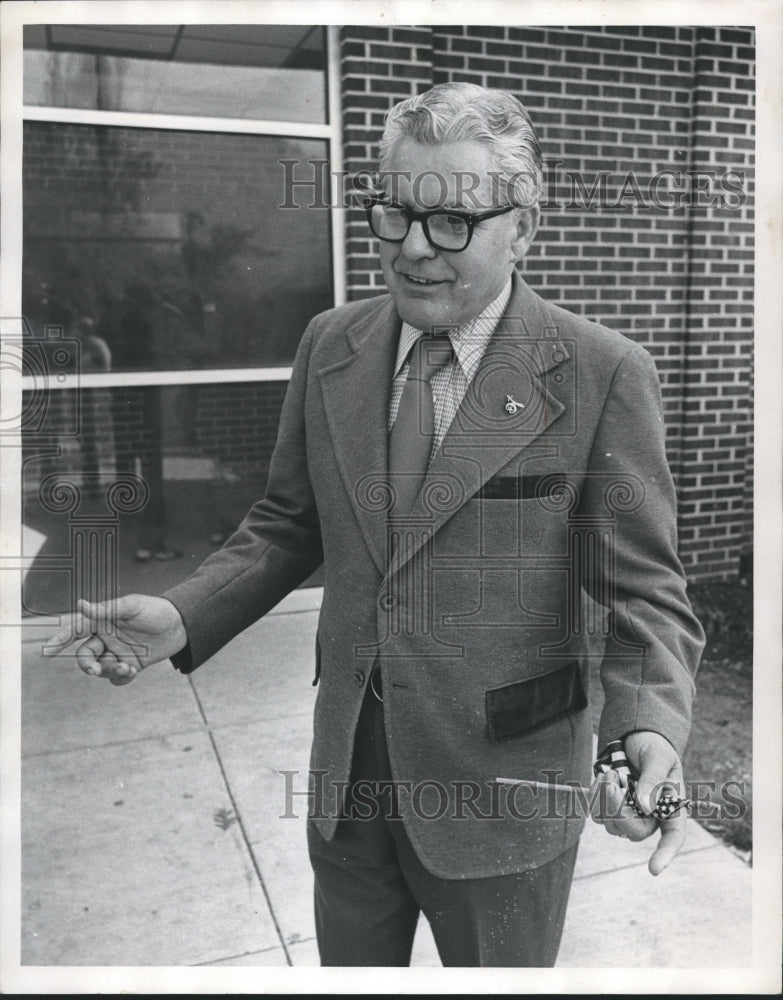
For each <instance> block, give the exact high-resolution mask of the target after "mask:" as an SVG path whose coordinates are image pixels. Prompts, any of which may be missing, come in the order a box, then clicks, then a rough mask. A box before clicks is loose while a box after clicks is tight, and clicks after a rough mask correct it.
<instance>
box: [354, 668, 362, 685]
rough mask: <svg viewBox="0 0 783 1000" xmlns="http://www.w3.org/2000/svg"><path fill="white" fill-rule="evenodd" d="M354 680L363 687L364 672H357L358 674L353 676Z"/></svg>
mask: <svg viewBox="0 0 783 1000" xmlns="http://www.w3.org/2000/svg"><path fill="white" fill-rule="evenodd" d="M353 679H354V680H355V681H356V683H357V684H358V685H359V687H361V686H362V684H364V671H363V670H357V671H356V673H355V674H354V675H353Z"/></svg>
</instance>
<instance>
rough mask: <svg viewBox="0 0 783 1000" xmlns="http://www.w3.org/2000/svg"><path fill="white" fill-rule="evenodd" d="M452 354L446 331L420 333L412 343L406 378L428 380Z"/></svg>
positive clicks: (449, 359) (447, 362)
mask: <svg viewBox="0 0 783 1000" xmlns="http://www.w3.org/2000/svg"><path fill="white" fill-rule="evenodd" d="M453 355H454V350H453V348H452V346H451V340H450V339H449V335H448V334H447V333H436V334H422V335H421V336H420V337H419V339H418V340H417V341H416V343H415V344H414V345H413V350H412V352H411V360H410V369H409V372H408V378H413V379H421V380H422V381H424V382H429V380H430V379H431V378H432V376H433V375H434V374H435V372H436V371H437V370H438V369H439V368H443V367H444V365H447V364H449V362H450V361H451V359H452V357H453Z"/></svg>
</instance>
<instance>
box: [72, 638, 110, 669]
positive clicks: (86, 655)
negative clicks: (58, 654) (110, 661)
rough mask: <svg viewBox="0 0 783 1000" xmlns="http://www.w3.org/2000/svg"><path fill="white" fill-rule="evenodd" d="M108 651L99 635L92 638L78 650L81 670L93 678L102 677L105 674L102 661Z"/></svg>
mask: <svg viewBox="0 0 783 1000" xmlns="http://www.w3.org/2000/svg"><path fill="white" fill-rule="evenodd" d="M105 651H106V649H105V646H104V645H103V640H102V639H101V637H100V636H99V635H94V636H91V637H90V638H89V639H88V640H87V641H86V642H83V643H82V644H81V646H79V648H78V649H77V650H76V662H77V663H78V664H79V669H80V670H82V671H83V672H84V673H85V674H90V676H92V677H100V676H101V674H102V673H103V670H102V668H101V663H100V659H101V657H102V656H103V654H104V653H105Z"/></svg>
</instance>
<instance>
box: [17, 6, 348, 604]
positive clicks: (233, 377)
mask: <svg viewBox="0 0 783 1000" xmlns="http://www.w3.org/2000/svg"><path fill="white" fill-rule="evenodd" d="M335 51H336V37H335V29H325V28H322V27H320V26H313V25H184V26H183V25H180V26H177V25H127V26H122V25H121V26H117V25H27V26H26V27H25V29H24V101H25V108H24V118H25V123H24V153H23V155H24V170H23V178H24V180H23V208H24V212H23V228H24V233H23V237H24V249H23V282H22V286H23V287H22V303H23V314H24V316H25V318H26V321H27V326H28V330H29V333H30V339H31V340H32V341H41V342H42V347H41V351H38V352H36V351H35V350H34V351H31V352H28V356H29V357H30V358H31V359H36V358H39V357H48V356H49V355H52V353H53V352H54V353H56V352H57V341H58V338H64V339H65V340H66V341H67V342H68V343H69V344H74V343H75V344H76V349H75V350H74V351H71V352H70V354H69V357H70V359H71V361H70V362H69V363H70V364H71V365H72V366H73V368H74V370H75V371H76V370H78V373H79V376H78V385H79V388H78V389H74V388H73V385H74V381H73V379H65V380H62V382H61V383H59V384H58V382H57V380H55V379H51V380H50V381H49V383H48V384H49V397H50V398H49V399H48V400H47V404H46V407H45V413H46V418H47V419H46V426H45V427H44V428H43V429H39V430H38V431H37V433H36V434H28V435H25V436H26V446H25V456H24V494H25V501H24V504H25V506H24V520H25V524H26V525H27V526H28V527H29V528H32V529H33V530H34V531H36V532H38V533H39V535H38V536H37V537H39V538H40V537H42V536H43V537H44V538H45V541H44V542H43V543H42V545H43V547H42V549H41V550H40V553H39V554H40V556H41V557H42V558H43V562H42V564H41V565H42V566H43V565H45V566H46V571H45V572H38V573H37V572H35V570H36V566H35V563H34V564H33V567H32V570H31V572H30V573H29V574H28V576H27V580H26V583H25V608H26V611H27V612H28V613H48V612H52V611H61V610H63V609H64V608H66V607H68V606H69V605H71V604H72V603H73V600H74V599H75V597H76V596H79V595H78V594H77V593H75V592H74V591H73V589H72V588H73V579H71V584H70V586H71V590H70V592H69V591H68V587H69V584H68V580H69V578H71V577H72V575H73V574H71V576H70V577H69V574H70V569H68V567H66V568H65V570H64V571H63V572H62V573H58V572H57V571H56V570H54V569H53V568H52V567H53V566H55V565H56V563H57V558H58V556H57V553H61V552H67V551H68V549H69V545H70V543H69V541H68V538H69V534H68V532H69V525H70V530H75V527H74V525H75V521H76V520H79V519H81V520H82V521H83V519H84V518H85V517H87V518H89V517H91V516H92V515H93V513H94V515H95V517H96V518H100V517H101V516H104V515H105V514H106V509H105V508H106V496H107V494H106V487H107V486H108V485H109V484H111V483H112V482H116V481H117V480H118V479H121V478H122V477H123V476H128V475H129V474H130V475H133V476H136V477H138V478H139V479H141V480H143V481H144V483H145V489H146V491H147V493H148V499H147V500H146V502H145V503H144V504H143V505H142V506H140V507H139V506H137V507H136V508H134V510H128V511H126V512H123V513H122V514H121V515H120V523H119V535H118V539H117V542H116V545H117V552H116V559H117V562H118V566H119V574H120V584H121V586H120V590H121V591H122V592H129V591H133V590H141V591H147V592H150V591H160V589H162V588H163V587H164V586H165V585H167V583H168V582H171V581H173V580H174V579H179V578H181V577H182V575H184V573H185V572H187V569H188V568H189V567H192V566H194V565H195V564H197V562H198V561H200V560H201V558H203V557H204V556H205V555H207V554H208V552H209V549H210V547H211V546H214V545H217V544H219V542H220V540H222V539H223V538H224V537H225V536H226V534H227V533H228V532H230V531H231V530H232V529H233V527H235V526H236V524H237V522H238V520H239V519H240V517H241V516H242V514H243V513H244V511H245V510H246V508H247V505H248V504H249V503H250V502H252V501H253V500H254V499H255V498H257V497H258V496H259V494H260V493H262V492H263V486H264V481H265V477H266V471H267V468H268V462H269V458H270V455H271V450H272V447H273V444H274V439H275V437H276V429H277V420H278V416H279V409H280V406H281V403H282V397H283V393H284V390H285V381H286V379H287V378H288V376H289V374H290V365H291V363H292V361H293V357H294V353H295V351H296V347H297V344H298V342H299V339H300V337H301V335H302V333H303V332H304V329H305V327H306V325H307V322H308V321H309V319H310V318H311V317H312V316H313V315H315V314H316V313H318V312H320V311H322V310H323V309H326V308H329V307H330V306H331V305H334V304H337V303H339V302H341V301H342V300H343V295H344V291H343V287H342V286H343V280H344V279H343V277H342V273H343V272H342V266H343V265H342V262H343V259H344V251H343V245H342V240H343V237H342V230H341V222H342V220H341V213H340V212H339V210H331V211H330V210H328V209H326V208H325V207H323V206H320V207H316V208H310V204H311V202H312V200H313V199H312V192H311V191H310V190H309V189H308V188H307V186H306V185H298V186H296V187H295V188H294V190H293V191H291V192H286V190H285V181H286V178H287V177H288V176H295V177H296V178H297V179H301V178H302V177H310V176H314V173H313V171H315V170H317V169H321V170H323V171H328V169H329V168H330V167H331V168H332V169H333V170H335V171H337V170H339V168H340V165H341V163H340V121H339V98H338V91H339V88H337V87H334V86H331V85H330V76H329V74H330V73H334V72H336V65H335V63H336V60H335V59H334V56H333V53H334V52H335ZM330 56H331V58H330ZM284 161H285V162H286V163H287V164H288V167H285V166H284ZM292 162H293V163H295V164H301V166H296V167H294V168H293V173H291V166H290V165H291V163H292ZM316 164H318V165H322V166H321V167H319V166H316ZM322 176H323V175H322ZM283 203H287V204H289V205H291V204H292V203H293V204H296V205H297V206H298V207H296V208H280V207H279V206H280V205H282V204H283ZM60 353H63V352H60ZM38 384H39V383H37V382H36V378H35V371H34V370H33V369H32V368H31V369H30V370H29V372H28V374H27V377H26V378H25V379H24V380H23V385H24V388H25V389H26V391H27V393H28V396H29V395H30V394H33V395H34V394H35V393H36V392H37V391H38V390H37V386H38ZM52 477H55V479H56V478H57V477H61V478H62V477H64V478H66V479H70V480H71V481H72V482H76V483H77V484H78V486H79V493H80V506H79V509H78V517H76V518H74V516H73V512H71V515H72V516H70V520H69V518H68V517H66V516H65V514H64V513H63V512H62V511H58V510H56V509H54V508H53V506H52V504H51V503H50V502H49V500H50V499H51V496H52V492H51V491H52V489H53V486H52V484H53V483H54V481H55V479H53V478H52ZM54 506H55V507H56V505H54ZM80 523H81V521H80ZM80 530H81V529H80ZM66 563H67V559H66ZM169 564H170V568H169ZM140 574H141V578H140Z"/></svg>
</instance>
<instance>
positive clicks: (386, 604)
mask: <svg viewBox="0 0 783 1000" xmlns="http://www.w3.org/2000/svg"><path fill="white" fill-rule="evenodd" d="M394 603H395V602H394V596H393V595H392V594H384V595H383V596H382V597H381V607H382V608H383V610H384V611H391V609H392V608H393V607H394Z"/></svg>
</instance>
